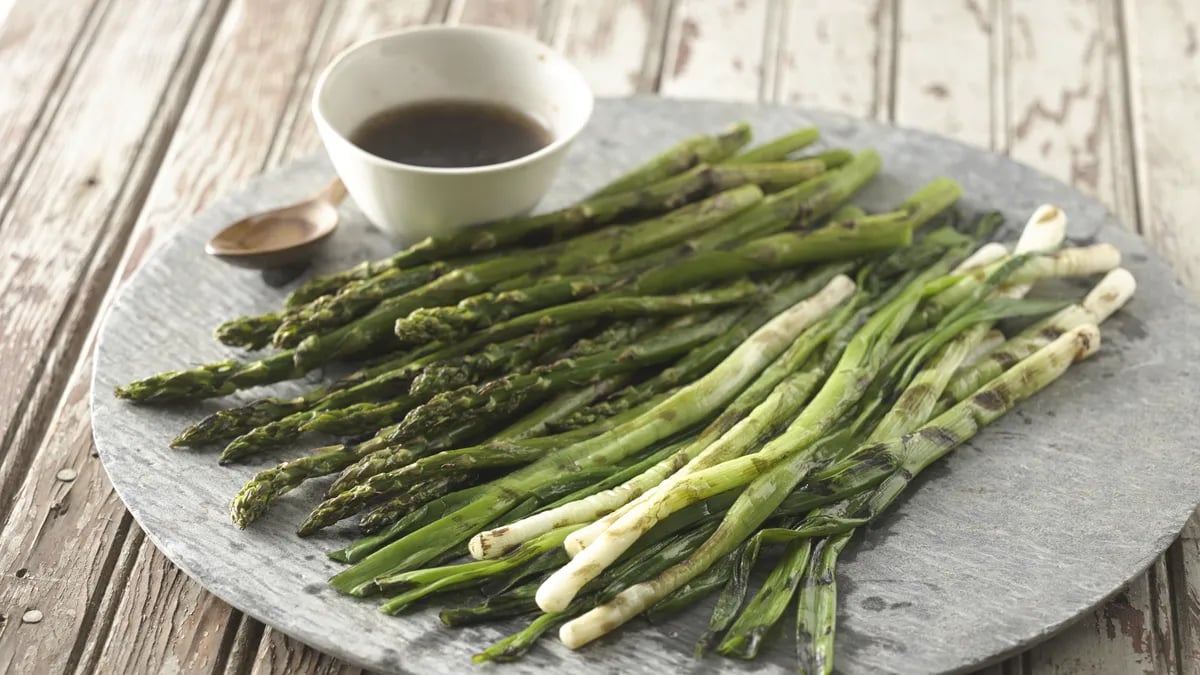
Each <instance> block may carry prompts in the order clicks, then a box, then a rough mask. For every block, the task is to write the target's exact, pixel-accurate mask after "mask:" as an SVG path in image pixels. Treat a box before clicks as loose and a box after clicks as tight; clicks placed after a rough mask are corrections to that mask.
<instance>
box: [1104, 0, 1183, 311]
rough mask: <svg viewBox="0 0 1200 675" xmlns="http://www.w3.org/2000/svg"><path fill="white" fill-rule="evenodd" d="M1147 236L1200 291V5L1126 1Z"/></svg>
mask: <svg viewBox="0 0 1200 675" xmlns="http://www.w3.org/2000/svg"><path fill="white" fill-rule="evenodd" d="M1122 14H1123V16H1124V18H1125V20H1126V22H1127V24H1128V26H1127V28H1126V31H1125V36H1126V40H1127V43H1128V51H1129V61H1130V63H1129V68H1130V72H1131V73H1132V78H1131V79H1132V86H1131V90H1132V111H1133V121H1134V133H1135V136H1136V146H1137V150H1138V153H1137V174H1138V179H1139V187H1138V192H1139V195H1140V197H1141V215H1142V223H1143V230H1142V232H1143V234H1145V236H1146V237H1147V238H1148V239H1149V240H1150V241H1151V242H1153V243H1154V245H1155V248H1157V249H1158V251H1159V252H1161V253H1162V254H1163V255H1164V256H1166V257H1167V259H1168V260H1170V261H1171V262H1172V263H1174V265H1175V268H1176V269H1177V270H1179V274H1180V276H1181V278H1182V279H1183V282H1184V283H1185V284H1186V285H1187V286H1188V287H1189V288H1191V289H1192V290H1193V291H1200V264H1197V260H1200V228H1197V227H1196V223H1195V215H1196V213H1198V212H1200V193H1197V191H1196V187H1195V185H1196V177H1197V176H1200V153H1197V152H1196V148H1197V147H1198V145H1197V144H1198V139H1200V132H1198V131H1197V127H1196V120H1197V119H1200V5H1197V3H1195V2H1194V1H1193V0H1155V1H1154V2H1128V1H1126V2H1124V3H1123V12H1122Z"/></svg>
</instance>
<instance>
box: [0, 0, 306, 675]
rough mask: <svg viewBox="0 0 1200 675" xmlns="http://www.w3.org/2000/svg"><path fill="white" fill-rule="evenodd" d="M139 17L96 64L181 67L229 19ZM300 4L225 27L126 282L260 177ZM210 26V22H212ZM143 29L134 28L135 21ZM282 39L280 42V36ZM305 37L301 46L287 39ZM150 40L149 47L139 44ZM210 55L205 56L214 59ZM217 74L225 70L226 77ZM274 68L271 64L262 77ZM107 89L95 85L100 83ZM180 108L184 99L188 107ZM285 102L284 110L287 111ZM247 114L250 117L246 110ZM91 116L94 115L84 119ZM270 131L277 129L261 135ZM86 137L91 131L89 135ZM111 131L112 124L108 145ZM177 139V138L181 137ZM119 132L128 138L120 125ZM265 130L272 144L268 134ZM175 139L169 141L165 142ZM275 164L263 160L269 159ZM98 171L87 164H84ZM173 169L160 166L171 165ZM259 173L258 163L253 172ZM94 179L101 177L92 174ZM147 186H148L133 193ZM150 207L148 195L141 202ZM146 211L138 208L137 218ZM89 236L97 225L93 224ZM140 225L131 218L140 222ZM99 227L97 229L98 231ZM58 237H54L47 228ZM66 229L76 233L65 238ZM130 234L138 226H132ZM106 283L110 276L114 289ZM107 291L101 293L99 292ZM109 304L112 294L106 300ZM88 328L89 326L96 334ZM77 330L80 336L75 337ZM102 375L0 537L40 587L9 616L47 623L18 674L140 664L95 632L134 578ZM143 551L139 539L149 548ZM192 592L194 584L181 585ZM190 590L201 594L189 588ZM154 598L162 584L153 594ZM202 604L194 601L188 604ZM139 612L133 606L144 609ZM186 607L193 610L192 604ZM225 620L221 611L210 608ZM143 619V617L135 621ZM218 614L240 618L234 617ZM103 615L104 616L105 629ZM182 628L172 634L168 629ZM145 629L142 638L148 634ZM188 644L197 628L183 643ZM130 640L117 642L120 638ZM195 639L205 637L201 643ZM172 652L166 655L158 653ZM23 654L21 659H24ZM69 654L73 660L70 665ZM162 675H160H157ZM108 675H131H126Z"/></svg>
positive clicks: (3, 639)
mask: <svg viewBox="0 0 1200 675" xmlns="http://www.w3.org/2000/svg"><path fill="white" fill-rule="evenodd" d="M128 4H129V5H130V6H131V7H130V8H128V9H125V8H123V9H122V10H121V11H120V12H119V13H114V14H113V16H112V19H111V20H112V21H113V22H114V24H115V25H117V26H121V27H122V28H121V31H128V34H125V33H124V32H122V34H121V35H119V36H118V40H117V41H118V42H120V44H121V45H122V46H124V47H125V48H124V49H117V48H116V46H115V45H113V44H105V45H103V49H100V46H99V45H98V52H97V53H102V54H111V55H113V58H116V57H117V56H118V55H123V58H125V59H133V60H137V61H140V62H143V63H162V64H170V63H172V62H173V61H174V60H175V59H173V58H171V57H169V56H167V55H155V53H154V52H156V51H157V50H158V49H160V48H165V47H166V46H167V45H169V44H170V38H171V36H172V34H173V33H172V29H171V27H175V30H177V31H178V32H180V33H182V34H184V35H189V34H191V35H193V38H194V39H199V36H201V35H211V34H212V30H213V29H214V28H215V27H216V24H217V21H216V19H217V17H219V16H220V10H221V9H223V7H222V5H220V4H210V3H196V4H198V5H199V4H203V5H205V7H206V8H207V9H206V10H205V11H207V12H212V13H213V16H212V20H211V22H210V23H211V25H208V24H196V25H195V26H191V27H189V26H188V25H187V24H186V23H182V22H180V9H182V8H181V7H179V6H174V7H172V8H170V9H169V10H164V13H165V14H167V16H162V14H160V13H158V12H156V11H154V8H155V7H157V6H158V5H159V3H141V4H149V5H150V6H151V7H149V8H148V7H143V6H141V4H139V3H137V2H130V3H128ZM289 5H290V3H286V2H281V3H276V5H275V6H272V5H270V4H268V3H265V2H254V3H250V6H235V7H233V8H232V9H231V10H230V11H229V13H228V14H227V15H226V17H225V20H224V23H223V25H222V30H221V37H220V38H218V40H217V43H216V44H215V47H214V53H215V54H216V56H215V58H214V60H213V62H210V64H209V65H208V66H207V67H206V68H205V69H204V71H203V73H202V74H201V76H200V78H199V82H200V84H199V85H198V87H197V92H198V93H197V95H196V96H194V97H193V99H192V100H191V102H190V104H189V106H188V111H187V114H185V115H184V116H183V119H182V121H181V122H180V129H181V132H180V134H179V136H178V137H177V138H176V140H175V141H174V142H173V143H172V145H171V148H170V150H169V152H168V159H167V161H166V165H167V167H168V168H167V169H166V170H165V171H163V172H162V174H161V175H160V176H159V179H158V181H157V183H156V188H155V191H154V192H153V193H152V195H151V197H150V200H149V201H150V206H149V207H148V208H147V209H145V210H144V211H143V213H142V218H141V220H140V221H139V223H138V226H137V228H136V234H135V235H134V237H133V242H134V243H133V244H132V245H131V246H130V249H129V251H128V252H127V253H126V256H125V259H124V263H123V264H122V266H121V267H122V270H123V272H124V274H121V275H119V278H124V276H126V275H127V274H128V273H129V271H131V270H132V269H133V268H134V267H135V266H136V263H137V262H138V261H140V259H141V258H142V256H143V255H144V254H145V253H146V251H147V250H148V248H149V247H150V245H151V244H152V243H153V241H154V238H155V233H156V231H161V233H162V234H166V233H167V232H169V230H170V228H171V227H173V226H174V225H176V224H177V223H180V222H183V221H184V220H185V219H186V216H187V215H188V214H190V212H191V211H192V210H194V209H195V208H196V207H197V206H198V205H199V204H201V203H203V201H204V200H206V199H207V198H209V197H211V192H212V191H214V190H221V189H224V186H225V184H228V183H231V182H233V181H235V180H237V179H239V178H241V177H244V176H247V175H249V174H252V173H253V172H255V171H256V170H258V169H259V168H260V167H261V163H262V155H261V154H260V155H259V156H258V157H257V158H249V157H248V156H247V153H246V152H244V149H246V148H249V147H251V146H252V145H253V144H254V142H255V141H256V139H260V138H261V139H262V140H261V141H258V142H259V143H261V144H262V145H264V146H265V144H266V143H267V142H269V140H270V138H271V133H270V132H271V130H272V129H273V128H274V125H275V124H276V123H277V121H278V119H279V116H280V111H281V109H282V105H281V103H282V100H283V99H284V98H285V97H286V96H287V95H288V94H289V92H290V90H291V84H292V80H293V76H292V73H289V72H288V68H287V66H288V65H292V66H293V71H294V64H295V63H296V62H297V61H298V55H297V54H295V53H288V52H287V50H288V49H289V48H290V47H289V45H292V44H293V43H298V45H299V48H298V49H294V50H293V51H300V50H302V49H303V44H304V42H306V41H307V36H308V33H309V32H310V31H311V27H310V26H309V25H306V23H305V21H304V20H301V21H299V22H297V21H294V20H293V18H294V17H296V16H297V15H300V16H303V15H304V14H305V13H306V12H307V14H308V15H309V17H310V19H308V23H311V16H312V14H314V13H315V12H314V11H313V10H312V9H311V6H309V8H308V9H305V8H304V7H299V6H298V7H297V9H298V10H299V11H297V10H296V9H293V10H288V6H289ZM206 16H207V15H206ZM133 17H136V19H135V18H133ZM154 19H157V20H159V21H161V22H163V23H164V24H166V25H155V24H153V23H150V24H149V25H147V24H148V22H151V21H152V20H154ZM276 31H280V32H279V33H276ZM145 34H154V35H156V36H157V39H156V40H153V41H145V40H141V39H140V38H141V36H144V35H145ZM285 34H286V35H289V36H294V37H293V38H292V39H291V40H290V41H289V40H284V39H282V38H281V37H280V35H285ZM139 41H140V42H139ZM139 43H140V44H143V45H144V46H143V47H142V48H140V49H130V48H129V47H128V45H130V44H139ZM207 51H208V50H207V43H206V46H205V49H204V52H205V53H207ZM248 53H257V54H260V55H266V56H267V57H269V56H271V55H279V56H277V60H276V61H275V62H273V63H272V62H271V61H270V60H269V59H266V60H258V61H256V60H254V59H249V58H247V57H246V54H248ZM187 63H188V64H189V67H191V68H192V69H193V71H194V70H198V69H199V63H200V59H197V60H196V63H194V64H192V63H191V62H190V61H188V62H187ZM213 64H216V65H215V67H214V65H213ZM264 64H266V65H264ZM117 72H118V73H119V74H120V76H121V79H120V82H121V83H122V84H123V85H124V86H125V87H126V88H127V87H128V81H129V80H128V79H127V78H129V76H130V73H136V74H138V75H142V73H140V72H139V70H138V67H137V66H134V65H131V64H124V67H123V68H120V69H118V70H117ZM138 79H139V81H140V82H141V84H142V86H145V87H148V86H149V84H150V83H152V82H153V80H152V79H150V78H149V77H146V76H141V77H139V78H138ZM194 79H195V78H194V76H191V77H189V78H188V85H189V86H188V88H187V89H186V90H184V92H181V93H187V92H188V91H189V90H190V89H191V84H192V83H193V81H194ZM90 84H91V85H92V87H95V85H96V82H95V81H92V82H90ZM89 95H90V96H99V97H100V98H101V99H102V100H103V103H104V105H103V106H99V107H98V108H97V109H96V110H95V111H90V112H92V113H93V114H92V116H91V117H85V116H82V115H81V116H78V117H75V118H74V119H73V120H72V121H73V122H74V123H75V124H76V125H80V122H81V121H86V120H88V119H97V120H98V121H104V122H106V123H108V122H111V121H112V115H111V102H112V100H113V99H115V98H117V95H116V94H114V93H112V92H106V91H105V90H103V89H100V90H95V89H92V88H89ZM180 99H181V100H185V97H183V96H180ZM135 100H136V98H134V97H129V98H128V99H126V100H125V102H124V105H123V111H124V112H125V114H127V115H128V114H131V113H132V112H135V111H134V110H131V109H130V107H129V106H130V105H131V104H132V103H133V102H134V101H135ZM275 101H279V104H276V103H275ZM239 104H240V105H239ZM84 112H88V111H84ZM264 119H269V124H260V123H259V122H260V121H261V120H264ZM82 126H84V127H86V125H82ZM113 126H117V125H110V127H109V133H110V134H111V133H112V130H113ZM172 126H173V125H172ZM118 128H119V126H118ZM264 131H265V133H264ZM165 138H166V137H165V136H164V140H165ZM153 141H155V137H153V136H151V137H149V138H147V143H150V142H153ZM261 152H265V148H264V150H263V151H261ZM85 159H86V156H85ZM159 159H161V153H160V157H159ZM247 160H249V161H247ZM82 166H83V167H84V168H89V169H90V168H92V167H90V166H89V165H88V163H86V162H85V163H84V164H82ZM149 175H150V174H149V173H147V174H144V175H142V174H134V175H132V176H131V177H130V180H133V181H138V180H144V178H145V177H146V176H149ZM111 182H112V184H113V185H117V184H119V183H120V176H117V177H113V178H112V180H111ZM135 184H136V183H135ZM139 192H140V194H141V195H142V196H144V195H145V191H144V189H142V190H140V191H139ZM140 206H141V201H140V200H139V202H138V207H140ZM82 220H83V221H84V222H85V223H90V221H92V220H94V218H88V217H86V215H85V216H84V217H82ZM130 220H131V221H132V218H130ZM90 224H91V226H92V227H95V224H94V223H90ZM49 225H50V224H46V225H44V226H47V227H48V226H49ZM62 229H63V230H66V228H65V227H63V228H62ZM126 229H127V226H126ZM100 253H105V254H109V253H114V254H115V255H110V256H109V257H108V258H107V259H101V260H98V261H97V263H96V264H97V265H102V266H103V268H104V269H107V270H108V275H109V276H111V274H112V269H113V267H115V266H116V260H115V258H116V255H119V253H120V251H119V250H116V251H111V252H110V251H100ZM106 278H107V277H106ZM101 283H103V282H101ZM99 291H100V292H102V291H103V288H102V287H101V288H100V289H99ZM85 325H86V324H85ZM67 328H71V326H69V325H68V326H67ZM90 347H91V345H90V342H89V344H88V345H86V347H85V353H88V354H90ZM90 375H91V362H90V358H85V359H83V360H82V361H80V362H79V363H78V364H77V365H76V367H75V368H74V371H73V372H72V373H71V382H70V386H69V387H68V388H67V392H68V393H67V395H66V396H65V397H64V398H63V400H62V401H60V402H59V405H58V406H57V409H58V413H57V414H56V415H55V417H54V419H53V420H52V421H51V423H50V425H49V431H48V433H47V434H46V436H45V442H44V443H41V444H40V446H39V448H38V452H37V453H36V459H35V461H34V463H33V465H32V466H31V467H30V471H29V473H28V476H27V477H26V480H25V482H24V485H23V486H22V488H21V491H20V492H19V494H18V498H17V500H16V504H15V506H14V509H13V513H12V518H11V519H10V520H9V522H8V525H7V526H6V529H5V530H4V532H3V533H2V535H0V565H2V567H0V573H3V574H5V575H6V576H16V575H17V573H18V572H21V573H22V575H23V576H25V577H27V578H29V579H30V581H29V582H28V583H22V584H18V585H10V584H6V585H3V586H0V599H2V600H3V602H2V603H0V604H2V606H4V607H6V608H7V607H10V606H34V605H37V606H40V607H44V608H45V609H42V610H41V611H43V614H44V617H45V619H44V620H43V621H42V622H41V623H40V624H36V625H29V626H19V625H17V624H13V623H11V622H10V623H9V624H8V625H7V626H6V627H5V628H3V632H0V653H3V654H5V656H4V658H5V659H8V662H9V663H10V664H16V667H15V670H16V671H18V672H20V671H23V670H24V672H28V669H23V668H22V667H21V666H20V665H19V664H22V663H25V664H28V663H38V664H39V667H42V666H44V667H46V668H54V667H55V665H54V664H55V663H67V661H68V659H79V660H80V662H81V663H90V662H92V661H93V660H94V659H98V660H99V661H100V662H102V663H129V662H130V660H129V659H128V658H126V657H125V656H124V655H123V654H122V653H121V652H119V651H114V650H112V649H110V650H108V651H105V652H104V653H100V652H101V651H102V648H103V647H104V646H105V641H104V639H103V636H104V635H105V634H107V633H108V628H107V626H106V625H105V623H106V622H105V621H101V622H100V624H101V625H98V626H92V625H90V623H91V621H92V618H93V616H95V615H96V613H97V609H96V608H97V606H98V605H104V606H106V607H108V606H112V610H111V613H112V614H113V615H117V614H120V612H121V611H123V610H122V607H132V604H130V605H122V603H121V602H115V603H114V602H113V601H112V600H111V599H110V600H109V601H107V602H104V601H103V599H104V598H114V597H115V598H118V599H120V598H121V597H122V596H121V591H122V590H123V589H124V587H125V584H124V581H125V576H124V575H123V574H115V575H114V574H113V571H114V569H116V570H117V571H118V572H119V571H121V570H122V569H125V568H124V567H123V565H118V564H117V563H116V562H114V561H115V560H117V559H118V558H123V557H125V556H123V555H122V554H121V547H122V544H123V540H124V539H125V534H124V533H125V532H127V531H128V530H129V527H130V524H129V520H128V517H127V516H126V515H125V513H124V509H123V508H122V507H121V505H120V503H119V501H118V500H117V499H116V497H115V496H114V495H113V494H112V489H111V487H110V486H109V484H108V482H107V480H106V479H105V477H104V475H103V471H102V469H101V467H100V466H99V461H98V460H97V459H96V458H95V454H94V450H93V448H92V445H91V439H90V427H89V424H88V411H87V391H88V381H89V379H90ZM64 467H70V468H72V469H74V470H75V471H76V472H77V475H76V478H75V479H74V481H73V482H70V483H67V482H63V481H56V480H55V476H56V473H57V472H58V471H59V470H60V469H63V468H64ZM139 542H140V540H139ZM141 550H142V547H141V545H140V543H139V546H138V548H137V549H136V550H135V555H133V556H132V558H131V559H132V560H133V563H131V565H130V571H129V574H130V575H131V576H132V578H134V579H135V580H137V579H147V580H150V579H155V578H156V577H155V575H156V572H155V570H156V568H154V567H153V566H151V567H150V568H149V569H148V570H147V571H146V572H145V573H144V574H143V573H142V572H141V571H139V569H138V567H137V564H136V563H137V561H140V560H142V559H143V556H141V555H140V553H141ZM159 569H163V570H164V574H163V576H161V577H158V578H160V579H162V581H161V582H159V583H160V585H163V586H167V587H170V586H171V585H172V584H176V583H178V582H177V581H176V580H174V579H172V578H169V577H170V575H172V574H174V575H178V572H176V571H174V570H169V571H166V568H159ZM179 581H180V582H181V581H182V580H179ZM188 583H189V584H190V582H188ZM144 587H145V588H147V589H149V588H150V585H145V586H144ZM148 595H153V596H154V597H156V598H159V599H161V600H162V602H163V603H165V604H166V606H169V604H170V602H171V598H172V597H174V596H172V595H171V594H170V593H160V594H157V595H154V593H153V592H151V591H149V590H148V592H147V593H145V594H143V596H148ZM191 600H192V599H191V598H185V599H184V600H183V601H182V602H184V603H190V602H191ZM135 603H136V601H134V604H135ZM181 606H186V604H184V605H181ZM208 606H209V607H214V608H216V607H217V605H215V604H209V605H208ZM130 611H131V612H132V613H133V615H134V616H137V615H138V614H137V612H138V611H140V609H139V610H130ZM214 611H218V612H226V613H227V612H228V609H227V608H225V607H224V606H223V605H221V606H220V607H219V609H216V610H214ZM108 614H109V610H108V609H105V610H104V612H103V613H102V614H101V617H102V618H103V617H104V616H107V615H108ZM209 615H210V612H208V611H207V610H206V611H205V612H202V613H201V614H199V615H195V616H197V617H198V620H197V621H192V619H191V618H188V619H187V621H191V622H192V623H200V624H203V623H206V622H208V619H207V618H206V617H208V616H209ZM164 623H168V624H170V623H171V621H164ZM138 627H139V628H140V625H139V626H138ZM182 633H184V634H186V633H187V630H186V627H185V629H184V630H183V631H182ZM121 634H122V633H121V631H118V632H117V635H118V636H120V635H121ZM194 635H203V631H197V632H195V633H194ZM135 642H137V641H131V640H128V639H124V638H122V637H118V638H117V639H115V640H113V641H112V642H111V644H112V645H115V646H118V647H123V648H125V649H130V650H133V649H135V648H136V647H135V645H134V643H135ZM169 642H171V643H173V644H172V645H162V646H163V648H165V649H168V650H171V649H176V648H182V649H184V650H185V652H184V653H180V652H170V653H161V652H160V653H159V656H161V657H163V658H166V659H168V660H169V661H170V662H173V663H186V662H191V661H192V658H191V657H189V656H186V655H187V654H190V649H191V647H188V646H186V645H185V646H184V647H179V644H176V643H185V642H186V640H182V641H181V640H176V639H172V640H170V641H169ZM202 642H203V641H197V640H193V646H194V647H195V648H196V649H200V648H202V647H203V646H204V644H202ZM64 644H66V645H75V646H76V647H75V648H73V649H69V650H65V649H63V645H64ZM156 644H160V645H161V643H156ZM14 645H15V646H14ZM68 652H69V653H68ZM143 657H145V658H150V659H152V658H156V657H155V656H154V655H151V654H147V653H139V654H136V655H135V656H134V657H133V658H134V660H139V659H142V658H143ZM150 669H151V670H154V669H155V668H153V667H150ZM109 672H124V670H123V669H118V670H116V671H109Z"/></svg>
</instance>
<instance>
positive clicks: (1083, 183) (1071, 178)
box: [1007, 0, 1136, 224]
mask: <svg viewBox="0 0 1200 675" xmlns="http://www.w3.org/2000/svg"><path fill="white" fill-rule="evenodd" d="M1010 6H1011V14H1010V16H1009V18H1008V21H1009V22H1010V25H1011V32H1010V35H1009V39H1010V44H1009V49H1008V53H1009V63H1008V87H1007V89H1008V123H1009V128H1008V131H1009V140H1010V144H1009V154H1010V155H1011V156H1012V157H1013V158H1014V159H1017V160H1019V161H1022V162H1026V163H1028V164H1030V165H1032V166H1036V167H1038V168H1039V169H1041V170H1043V171H1045V172H1047V173H1049V174H1050V175H1052V176H1054V177H1056V178H1059V179H1061V180H1063V181H1065V182H1067V183H1069V184H1071V185H1073V186H1074V187H1076V188H1078V189H1080V190H1081V191H1083V192H1084V193H1085V194H1088V195H1091V196H1094V197H1096V198H1097V199H1099V200H1100V201H1101V203H1103V204H1104V205H1105V206H1108V207H1109V208H1110V209H1112V210H1113V212H1115V213H1116V214H1117V215H1118V216H1120V218H1121V220H1122V221H1123V222H1125V223H1129V224H1132V223H1133V222H1134V221H1135V218H1136V212H1135V210H1134V202H1133V196H1132V195H1133V192H1132V191H1133V182H1132V176H1131V174H1130V172H1129V171H1128V167H1129V166H1130V164H1131V159H1132V158H1131V156H1130V149H1129V138H1128V133H1127V129H1128V125H1127V123H1126V120H1125V113H1124V110H1125V104H1124V99H1123V92H1124V90H1125V84H1124V78H1123V75H1122V72H1121V67H1120V56H1121V54H1120V45H1119V41H1118V36H1117V35H1116V31H1115V29H1113V25H1114V24H1115V22H1116V20H1117V16H1116V12H1115V8H1114V7H1113V5H1112V3H1111V2H1109V1H1108V0H1072V1H1071V2H1055V3H1045V2H1040V0H1011V5H1010Z"/></svg>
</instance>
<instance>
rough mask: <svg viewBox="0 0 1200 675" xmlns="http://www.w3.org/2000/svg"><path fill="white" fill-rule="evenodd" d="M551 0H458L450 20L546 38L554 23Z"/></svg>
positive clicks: (450, 12)
mask: <svg viewBox="0 0 1200 675" xmlns="http://www.w3.org/2000/svg"><path fill="white" fill-rule="evenodd" d="M553 9H554V5H553V4H552V3H551V1H550V0H454V1H453V2H451V3H450V11H449V13H448V14H447V15H446V23H451V24H457V23H462V24H474V25H480V26H494V27H496V28H504V29H505V30H511V31H515V32H517V33H523V34H525V35H528V36H530V37H535V38H537V37H542V38H544V36H545V33H546V31H547V30H548V29H549V27H550V26H551V25H553V20H552V11H553Z"/></svg>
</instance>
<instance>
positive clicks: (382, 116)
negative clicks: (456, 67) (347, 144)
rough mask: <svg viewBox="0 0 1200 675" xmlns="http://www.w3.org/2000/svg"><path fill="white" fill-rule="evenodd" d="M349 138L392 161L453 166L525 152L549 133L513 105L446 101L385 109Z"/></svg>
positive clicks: (504, 158)
mask: <svg viewBox="0 0 1200 675" xmlns="http://www.w3.org/2000/svg"><path fill="white" fill-rule="evenodd" d="M350 140H351V142H353V143H354V144H355V145H357V146H358V147H360V148H362V149H363V150H366V151H367V152H369V153H371V154H372V155H375V156H377V157H382V158H383V159H389V160H391V161H393V162H401V163H403V164H414V165H416V166H431V167H440V168H458V167H467V166H486V165H488V164H499V163H501V162H508V161H511V160H514V159H517V158H518V157H524V156H525V155H528V154H530V153H533V152H537V151H538V150H541V149H542V148H544V147H546V146H547V145H549V144H550V141H551V140H552V138H551V136H550V132H549V130H547V129H546V127H544V126H543V125H542V124H541V123H540V122H538V121H537V120H536V119H534V118H533V117H530V116H529V115H527V114H525V113H523V112H521V111H520V110H517V109H516V108H511V107H509V106H506V105H502V104H497V103H482V102H477V101H453V100H447V101H427V102H423V103H415V104H410V105H403V106H399V107H396V108H391V109H389V110H385V111H383V112H381V113H378V114H377V115H375V116H373V117H371V118H370V119H368V120H367V121H366V122H364V123H363V124H362V126H360V127H359V128H358V129H356V130H355V131H354V133H353V134H351V135H350Z"/></svg>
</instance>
